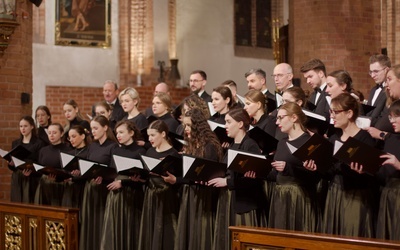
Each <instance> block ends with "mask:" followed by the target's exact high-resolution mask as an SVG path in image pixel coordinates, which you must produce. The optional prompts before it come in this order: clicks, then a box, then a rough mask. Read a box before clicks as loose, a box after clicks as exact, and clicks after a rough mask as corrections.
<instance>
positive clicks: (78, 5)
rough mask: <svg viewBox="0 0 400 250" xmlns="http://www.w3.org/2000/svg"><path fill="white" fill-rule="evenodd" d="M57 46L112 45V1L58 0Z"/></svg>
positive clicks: (105, 46) (103, 46)
mask: <svg viewBox="0 0 400 250" xmlns="http://www.w3.org/2000/svg"><path fill="white" fill-rule="evenodd" d="M55 1H56V30H55V36H56V39H55V41H56V42H55V43H56V45H64V46H85V47H102V48H107V47H110V46H111V22H110V16H111V14H110V13H111V12H110V10H111V3H110V0H55Z"/></svg>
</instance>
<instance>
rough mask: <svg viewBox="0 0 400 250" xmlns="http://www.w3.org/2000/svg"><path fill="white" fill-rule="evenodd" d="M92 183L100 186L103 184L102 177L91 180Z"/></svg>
mask: <svg viewBox="0 0 400 250" xmlns="http://www.w3.org/2000/svg"><path fill="white" fill-rule="evenodd" d="M93 181H94V183H96V184H97V185H100V184H101V183H102V182H103V177H101V176H99V177H97V178H96V179H93Z"/></svg>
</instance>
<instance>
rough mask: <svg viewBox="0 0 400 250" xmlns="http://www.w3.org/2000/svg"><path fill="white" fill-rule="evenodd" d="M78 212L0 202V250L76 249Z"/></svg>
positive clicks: (67, 209)
mask: <svg viewBox="0 0 400 250" xmlns="http://www.w3.org/2000/svg"><path fill="white" fill-rule="evenodd" d="M78 211H79V210H78V209H75V208H64V207H50V206H36V205H27V204H21V203H11V202H0V249H7V250H16V249H21V250H25V249H27V250H42V249H66V250H77V249H78Z"/></svg>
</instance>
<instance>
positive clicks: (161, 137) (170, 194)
mask: <svg viewBox="0 0 400 250" xmlns="http://www.w3.org/2000/svg"><path fill="white" fill-rule="evenodd" d="M147 133H148V135H149V141H150V143H151V145H152V147H151V148H149V149H148V150H147V152H146V156H149V157H152V158H155V159H163V158H165V157H167V156H168V155H173V156H178V157H179V154H178V152H177V151H176V150H175V149H174V148H173V147H172V146H171V144H170V143H169V142H168V137H167V135H168V126H167V125H166V124H165V123H164V122H163V121H160V120H157V121H154V122H152V123H151V124H150V125H149V128H148V129H147ZM146 184H147V187H146V190H145V196H144V201H143V211H142V219H141V223H140V235H139V247H138V249H142V250H161V249H174V245H175V241H174V239H175V233H176V226H177V219H178V214H179V204H180V202H179V196H178V188H177V187H175V186H173V185H171V184H169V183H166V182H165V181H164V180H163V179H162V178H161V177H159V176H154V175H150V178H149V180H148V181H147V183H146Z"/></svg>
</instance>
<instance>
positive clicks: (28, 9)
mask: <svg viewBox="0 0 400 250" xmlns="http://www.w3.org/2000/svg"><path fill="white" fill-rule="evenodd" d="M17 2H18V7H17V10H16V12H17V15H18V16H17V22H18V23H19V26H18V27H17V28H16V29H15V31H14V34H12V35H11V37H10V40H9V46H8V48H7V49H6V50H5V52H4V54H3V55H0V148H2V149H7V150H9V149H11V142H12V140H14V139H16V138H17V137H18V136H19V129H18V123H19V120H20V118H21V117H22V116H23V115H31V114H32V4H31V3H30V2H29V1H17ZM23 11H25V13H22V12H23ZM23 92H25V93H28V94H29V95H30V97H31V98H30V99H31V100H30V103H29V104H21V93H23ZM0 161H1V163H0V200H9V199H10V176H11V173H10V170H9V169H8V168H7V165H6V162H5V161H4V160H3V159H1V160H0Z"/></svg>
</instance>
